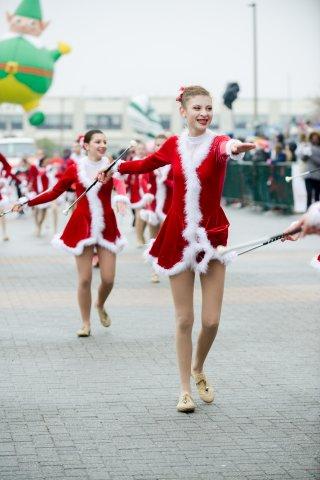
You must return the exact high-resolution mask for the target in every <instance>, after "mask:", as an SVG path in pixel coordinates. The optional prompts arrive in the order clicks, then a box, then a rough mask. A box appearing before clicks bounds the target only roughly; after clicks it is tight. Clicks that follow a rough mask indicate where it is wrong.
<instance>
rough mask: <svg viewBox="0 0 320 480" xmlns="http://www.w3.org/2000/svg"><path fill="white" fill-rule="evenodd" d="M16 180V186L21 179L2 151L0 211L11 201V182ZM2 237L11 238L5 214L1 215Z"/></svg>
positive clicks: (5, 239)
mask: <svg viewBox="0 0 320 480" xmlns="http://www.w3.org/2000/svg"><path fill="white" fill-rule="evenodd" d="M12 180H13V181H14V182H15V184H16V187H19V186H20V184H21V181H20V179H19V178H18V177H17V176H16V175H15V174H14V173H13V172H12V168H11V165H10V164H9V162H8V161H7V159H6V157H5V156H4V155H2V153H0V213H2V212H3V211H5V210H6V208H7V207H8V205H9V203H10V182H11V181H12ZM0 218H1V220H0V221H1V227H2V239H3V241H4V242H7V241H8V240H9V237H8V234H7V223H6V219H5V216H1V217H0Z"/></svg>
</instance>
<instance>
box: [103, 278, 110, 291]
mask: <svg viewBox="0 0 320 480" xmlns="http://www.w3.org/2000/svg"><path fill="white" fill-rule="evenodd" d="M101 286H102V287H103V288H105V289H107V290H112V288H113V279H111V278H102V279H101Z"/></svg>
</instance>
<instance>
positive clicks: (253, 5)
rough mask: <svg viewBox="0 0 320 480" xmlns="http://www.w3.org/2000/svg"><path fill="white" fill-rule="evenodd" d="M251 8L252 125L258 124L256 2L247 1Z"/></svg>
mask: <svg viewBox="0 0 320 480" xmlns="http://www.w3.org/2000/svg"><path fill="white" fill-rule="evenodd" d="M248 6H249V7H251V8H252V31H253V38H252V40H253V42H252V43H253V125H254V127H255V126H256V125H257V124H258V51H257V4H256V3H249V5H248Z"/></svg>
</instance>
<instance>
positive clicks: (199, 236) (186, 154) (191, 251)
mask: <svg viewBox="0 0 320 480" xmlns="http://www.w3.org/2000/svg"><path fill="white" fill-rule="evenodd" d="M207 133H208V136H207V138H206V139H205V140H204V141H203V142H202V143H201V144H199V145H197V146H196V147H195V150H194V153H193V155H192V154H190V150H189V146H188V144H187V141H188V140H187V136H188V134H187V132H183V133H182V134H181V135H180V137H179V140H178V152H179V154H180V157H181V165H182V169H183V172H184V177H185V185H186V195H185V207H184V213H185V223H186V227H185V229H184V231H183V232H182V235H183V237H184V238H185V240H187V242H188V245H187V246H186V247H185V248H184V251H183V261H184V262H185V263H186V264H187V266H188V267H190V268H192V269H193V270H194V271H197V272H199V273H206V271H207V268H208V264H209V262H210V260H213V259H217V260H220V261H221V255H220V254H219V253H218V252H217V250H216V249H215V248H213V247H212V245H211V243H210V242H209V240H208V237H207V233H206V231H205V229H204V228H203V227H200V226H199V225H200V223H201V219H202V214H201V211H200V192H201V185H200V182H199V178H198V174H197V168H198V167H199V166H200V165H201V163H202V162H203V160H204V159H205V158H206V157H207V156H208V154H209V151H210V148H211V145H212V142H213V139H214V137H215V136H214V134H213V133H212V132H210V131H209V130H208V131H207ZM200 252H204V256H203V258H202V260H201V261H200V262H199V263H198V262H197V261H196V257H197V255H198V254H199V253H200Z"/></svg>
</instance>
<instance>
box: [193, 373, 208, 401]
mask: <svg viewBox="0 0 320 480" xmlns="http://www.w3.org/2000/svg"><path fill="white" fill-rule="evenodd" d="M191 375H192V377H193V379H194V381H195V383H196V387H197V389H198V393H199V397H200V398H201V400H203V401H204V402H206V403H212V402H213V400H214V391H213V387H212V386H211V385H209V383H208V380H207V377H206V376H205V374H204V373H195V372H192V373H191Z"/></svg>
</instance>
